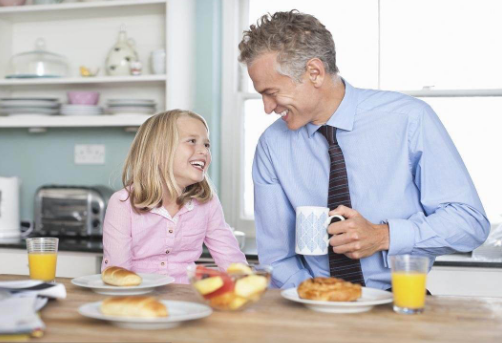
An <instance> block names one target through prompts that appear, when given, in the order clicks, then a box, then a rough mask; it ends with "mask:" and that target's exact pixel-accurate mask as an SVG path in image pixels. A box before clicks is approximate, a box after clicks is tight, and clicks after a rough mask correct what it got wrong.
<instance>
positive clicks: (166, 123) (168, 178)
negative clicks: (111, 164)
mask: <svg viewBox="0 0 502 343" xmlns="http://www.w3.org/2000/svg"><path fill="white" fill-rule="evenodd" d="M181 117H191V118H194V119H198V120H200V121H201V122H202V123H203V124H204V126H205V127H206V130H207V131H208V133H209V129H208V126H207V123H206V121H205V120H204V118H202V117H201V116H200V115H198V114H196V113H194V112H190V111H184V110H177V109H176V110H171V111H167V112H164V113H159V114H156V115H154V116H152V117H151V118H149V119H148V120H147V121H145V122H144V123H143V125H141V127H140V128H139V130H138V133H137V134H136V137H135V138H134V141H133V142H132V146H131V149H130V150H129V154H128V155H127V158H126V160H125V164H124V169H123V172H122V183H123V184H124V187H125V189H126V190H127V192H128V194H129V201H130V202H131V205H132V207H133V209H134V210H135V211H136V212H138V213H142V212H148V211H150V210H152V209H153V208H156V207H160V206H162V195H163V187H162V185H163V184H165V185H166V186H167V191H168V192H169V194H168V196H169V197H170V198H173V199H174V198H176V203H177V204H178V205H180V206H183V205H184V204H186V203H187V202H188V201H189V200H190V199H197V200H198V201H199V202H201V203H205V202H207V201H209V200H210V199H211V198H212V196H213V191H212V187H211V184H210V181H209V179H208V177H207V175H204V180H202V181H201V182H197V183H195V184H193V185H190V186H188V187H186V188H185V189H184V190H183V192H182V194H180V195H179V196H178V194H177V190H176V189H177V188H176V186H177V184H176V179H175V178H174V173H173V164H174V152H175V151H176V148H177V147H178V140H179V135H178V125H177V122H178V119H179V118H181Z"/></svg>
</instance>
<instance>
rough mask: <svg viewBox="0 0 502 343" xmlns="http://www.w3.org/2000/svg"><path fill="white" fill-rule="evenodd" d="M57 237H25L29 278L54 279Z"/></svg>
mask: <svg viewBox="0 0 502 343" xmlns="http://www.w3.org/2000/svg"><path fill="white" fill-rule="evenodd" d="M58 242H59V239H57V238H53V237H37V238H27V239H26V248H27V249H28V265H29V267H30V278H31V279H35V280H42V281H45V282H54V280H55V279H56V263H57V256H58V255H57V254H58Z"/></svg>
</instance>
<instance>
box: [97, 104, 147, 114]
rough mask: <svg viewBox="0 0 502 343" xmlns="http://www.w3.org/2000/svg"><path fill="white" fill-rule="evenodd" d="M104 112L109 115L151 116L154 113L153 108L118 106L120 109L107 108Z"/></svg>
mask: <svg viewBox="0 0 502 343" xmlns="http://www.w3.org/2000/svg"><path fill="white" fill-rule="evenodd" d="M106 111H107V112H108V113H111V114H118V113H136V114H153V113H155V107H135V106H130V107H126V106H120V107H108V108H107V109H106Z"/></svg>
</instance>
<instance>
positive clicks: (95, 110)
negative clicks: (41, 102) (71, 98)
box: [61, 104, 103, 116]
mask: <svg viewBox="0 0 502 343" xmlns="http://www.w3.org/2000/svg"><path fill="white" fill-rule="evenodd" d="M61 114H62V115H64V116H97V115H100V114H103V109H102V108H101V107H100V106H91V105H70V104H64V105H61Z"/></svg>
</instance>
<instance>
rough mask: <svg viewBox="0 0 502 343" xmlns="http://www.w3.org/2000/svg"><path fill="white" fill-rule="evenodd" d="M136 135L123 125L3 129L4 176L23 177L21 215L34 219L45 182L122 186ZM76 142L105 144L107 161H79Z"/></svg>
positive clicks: (0, 163)
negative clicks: (39, 190) (34, 130)
mask: <svg viewBox="0 0 502 343" xmlns="http://www.w3.org/2000/svg"><path fill="white" fill-rule="evenodd" d="M133 138H134V135H133V134H131V133H126V132H125V131H124V129H121V128H92V129H91V128H88V129H61V128H51V129H49V130H48V131H47V132H46V133H41V134H31V133H28V130H27V129H0V176H18V177H20V178H21V182H22V184H21V219H22V220H32V218H33V202H34V195H35V192H36V189H37V188H38V187H40V186H41V185H46V184H58V185H96V184H100V185H107V186H110V187H112V188H114V189H120V188H121V169H122V165H123V161H124V159H125V157H126V155H127V151H128V149H129V146H130V144H131V142H132V139H133ZM75 144H104V145H105V149H106V151H105V156H106V160H105V164H104V165H76V164H75V163H74V157H73V156H74V147H75Z"/></svg>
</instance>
